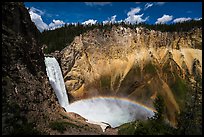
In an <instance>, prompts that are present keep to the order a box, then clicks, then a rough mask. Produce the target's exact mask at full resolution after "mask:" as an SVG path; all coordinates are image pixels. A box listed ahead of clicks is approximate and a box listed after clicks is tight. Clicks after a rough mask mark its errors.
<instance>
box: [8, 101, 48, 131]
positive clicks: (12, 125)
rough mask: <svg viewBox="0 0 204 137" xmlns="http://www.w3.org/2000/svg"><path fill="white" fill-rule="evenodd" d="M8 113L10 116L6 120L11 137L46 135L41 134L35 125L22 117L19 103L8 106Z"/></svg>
mask: <svg viewBox="0 0 204 137" xmlns="http://www.w3.org/2000/svg"><path fill="white" fill-rule="evenodd" d="M5 107H7V109H8V113H9V114H10V115H9V116H8V117H7V118H6V120H5V123H6V125H7V126H6V127H5V129H4V130H7V133H8V134H9V135H40V134H46V133H44V132H41V131H39V130H37V129H35V128H34V127H35V126H36V124H35V123H31V122H28V120H27V119H26V117H25V116H23V115H21V110H20V107H19V105H18V104H17V103H15V102H12V103H9V104H7V106H5Z"/></svg>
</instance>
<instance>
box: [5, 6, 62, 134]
mask: <svg viewBox="0 0 204 137" xmlns="http://www.w3.org/2000/svg"><path fill="white" fill-rule="evenodd" d="M39 36H40V33H39V31H38V30H37V28H36V26H35V25H34V23H33V22H32V21H31V19H30V15H29V13H28V11H27V9H26V8H25V7H24V4H23V3H19V2H8V3H3V4H2V134H14V135H15V134H43V133H46V132H47V133H49V128H48V124H49V122H50V121H52V120H53V119H56V118H57V117H58V115H57V114H56V113H57V112H58V111H59V110H60V106H59V105H58V102H57V99H56V97H55V95H54V94H53V91H52V90H51V86H50V85H49V82H48V78H47V76H46V72H45V65H44V55H43V52H42V50H41V45H40V44H39V42H38V37H39Z"/></svg>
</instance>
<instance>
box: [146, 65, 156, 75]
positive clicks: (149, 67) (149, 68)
mask: <svg viewBox="0 0 204 137" xmlns="http://www.w3.org/2000/svg"><path fill="white" fill-rule="evenodd" d="M143 69H144V72H146V73H149V74H156V73H157V69H156V66H155V65H153V64H152V63H148V64H146V65H145V66H144V68H143Z"/></svg>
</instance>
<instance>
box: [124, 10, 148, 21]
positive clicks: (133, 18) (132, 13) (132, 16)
mask: <svg viewBox="0 0 204 137" xmlns="http://www.w3.org/2000/svg"><path fill="white" fill-rule="evenodd" d="M140 10H141V9H140V7H137V8H132V9H131V10H130V11H129V12H128V13H127V16H128V17H127V18H126V19H125V20H124V21H125V22H126V23H131V24H138V23H141V22H145V21H146V20H147V19H148V18H149V17H146V18H145V19H142V16H143V14H140V15H136V13H139V12H140Z"/></svg>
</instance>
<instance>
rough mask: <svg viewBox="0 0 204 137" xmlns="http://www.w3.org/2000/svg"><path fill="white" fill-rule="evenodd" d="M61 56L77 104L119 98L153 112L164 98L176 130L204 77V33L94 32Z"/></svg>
mask: <svg viewBox="0 0 204 137" xmlns="http://www.w3.org/2000/svg"><path fill="white" fill-rule="evenodd" d="M60 53H61V67H62V71H63V76H64V80H65V84H66V88H67V91H68V93H69V96H71V97H72V101H74V100H78V99H83V98H89V97H94V96H116V97H117V96H119V97H124V98H129V99H131V100H134V101H137V102H139V103H141V104H144V105H146V106H147V107H150V108H152V109H154V107H153V101H154V99H155V97H156V95H157V94H160V95H162V96H163V97H164V98H165V104H166V108H165V112H166V117H167V119H168V120H169V121H170V122H171V123H172V125H175V124H176V115H177V114H178V113H179V112H180V109H182V107H183V100H184V96H185V93H186V92H187V90H189V85H191V84H192V85H193V84H194V83H195V82H194V81H195V76H197V75H199V76H200V77H201V75H202V29H201V28H195V29H192V30H189V31H188V32H160V31H154V30H148V29H146V28H136V29H130V28H124V27H122V26H118V27H115V26H113V27H112V29H111V30H110V31H107V30H102V31H101V30H99V29H94V30H92V31H89V32H87V33H85V34H83V35H80V36H77V37H75V39H74V41H73V42H72V43H71V44H70V45H69V46H67V47H66V48H64V49H63V50H62V51H61V52H60Z"/></svg>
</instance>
